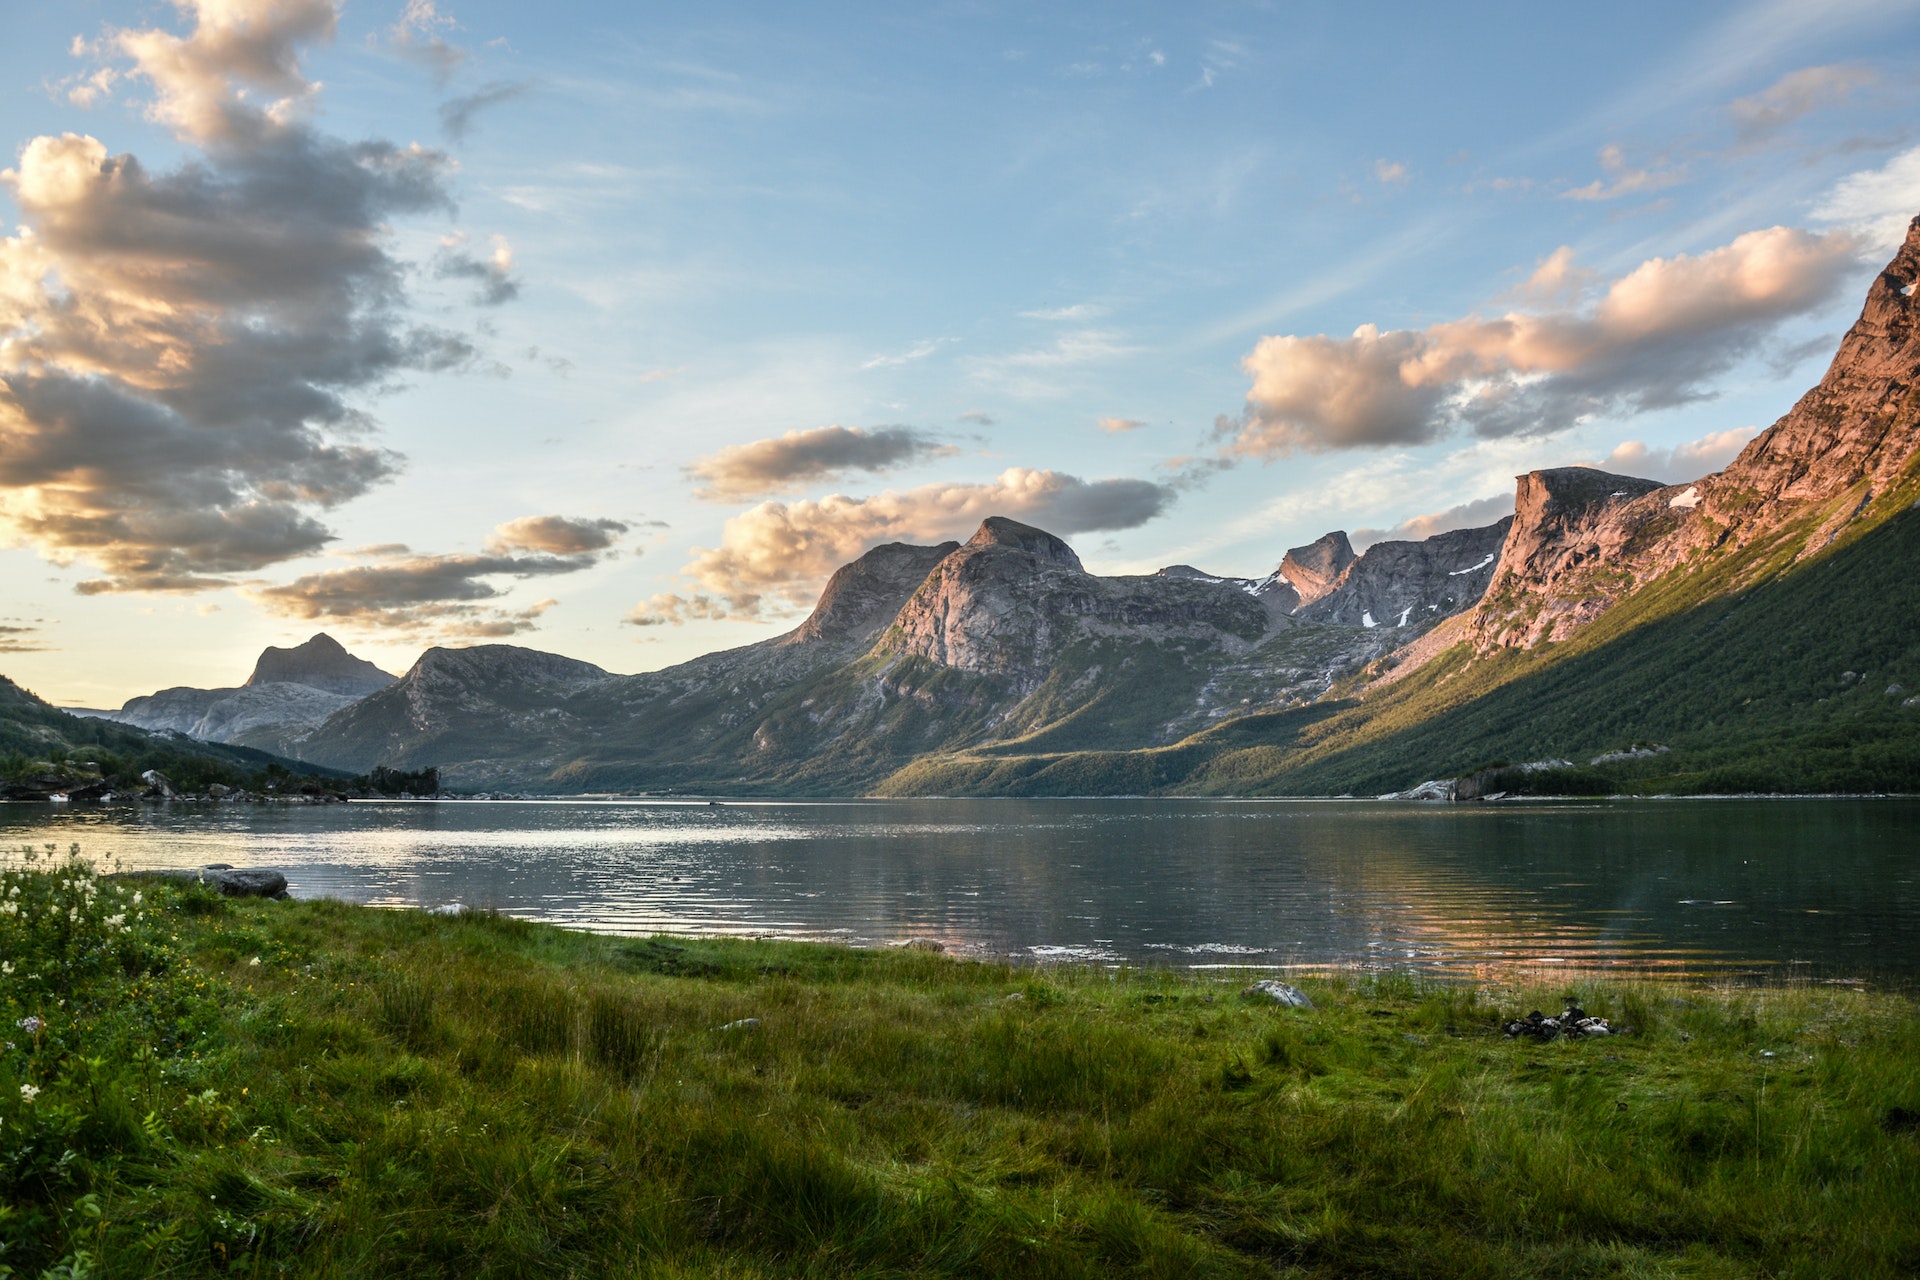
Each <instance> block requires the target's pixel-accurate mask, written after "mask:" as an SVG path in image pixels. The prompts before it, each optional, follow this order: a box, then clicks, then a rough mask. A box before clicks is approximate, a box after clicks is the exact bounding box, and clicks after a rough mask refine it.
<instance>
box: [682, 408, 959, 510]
mask: <svg viewBox="0 0 1920 1280" xmlns="http://www.w3.org/2000/svg"><path fill="white" fill-rule="evenodd" d="M955 452H957V450H955V449H954V448H953V446H951V445H943V444H940V443H938V442H937V441H935V440H934V439H933V438H932V437H930V436H928V435H926V434H925V433H924V432H920V431H916V430H914V429H913V428H912V427H899V426H894V427H874V428H873V429H872V430H867V429H864V428H861V427H841V426H831V427H816V428H814V429H813V430H811V431H789V432H787V433H786V434H785V435H782V436H775V437H773V438H772V439H770V440H755V441H753V442H752V443H750V444H735V445H728V446H727V447H726V448H724V449H721V450H720V451H719V452H718V453H710V454H708V455H707V456H706V457H704V458H699V459H697V460H695V462H694V463H693V465H692V466H690V467H688V468H687V473H688V474H689V475H691V476H692V477H693V478H694V479H696V480H698V481H700V482H701V483H702V485H703V486H704V487H703V488H701V489H699V490H697V491H696V493H695V496H697V497H700V498H704V499H706V500H707V501H709V502H737V501H739V500H741V499H743V498H758V497H764V496H766V495H768V494H774V493H785V492H789V491H792V490H794V489H798V488H801V487H803V486H805V485H807V484H810V483H812V482H814V481H816V480H820V479H822V478H824V477H827V476H832V475H843V474H845V473H846V472H849V471H866V472H871V473H878V472H883V471H892V470H894V469H896V468H899V467H904V466H907V465H908V464H910V463H914V462H919V461H921V460H922V459H925V458H939V457H946V456H949V455H951V454H953V453H955Z"/></svg>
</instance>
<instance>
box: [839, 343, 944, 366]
mask: <svg viewBox="0 0 1920 1280" xmlns="http://www.w3.org/2000/svg"><path fill="white" fill-rule="evenodd" d="M958 341H960V339H958V338H929V339H928V340H927V341H925V342H917V343H915V344H914V345H913V346H912V347H910V348H908V349H907V350H905V351H902V352H900V353H899V354H898V355H890V356H874V357H873V358H872V359H871V360H868V361H866V362H865V363H864V364H862V365H861V366H860V367H861V368H862V369H891V368H894V367H896V366H899V365H903V364H912V363H913V362H914V361H916V360H925V359H926V358H927V357H928V356H930V355H932V354H933V353H934V352H936V351H938V350H939V349H940V348H941V347H943V346H945V345H946V344H947V343H949V342H958Z"/></svg>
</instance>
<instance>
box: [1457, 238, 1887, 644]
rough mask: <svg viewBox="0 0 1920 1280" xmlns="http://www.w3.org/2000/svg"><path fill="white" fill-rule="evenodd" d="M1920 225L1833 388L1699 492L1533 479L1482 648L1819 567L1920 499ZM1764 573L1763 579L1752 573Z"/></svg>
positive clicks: (1607, 481)
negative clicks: (1685, 569)
mask: <svg viewBox="0 0 1920 1280" xmlns="http://www.w3.org/2000/svg"><path fill="white" fill-rule="evenodd" d="M1916 281H1920V218H1917V219H1915V220H1914V222H1913V223H1912V224H1911V225H1910V226H1909V228H1908V231H1907V238H1906V242H1905V243H1904V244H1903V245H1902V246H1901V248H1900V250H1899V252H1898V253H1897V254H1896V255H1895V256H1894V258H1893V261H1892V262H1890V263H1888V264H1887V267H1886V269H1885V270H1884V271H1882V272H1881V273H1880V275H1879V276H1878V277H1877V278H1876V279H1875V280H1874V282H1873V285H1872V287H1871V288H1870V289H1869V290H1868V292H1867V300H1866V304H1865V307H1864V308H1863V309H1862V311H1861V314H1860V319H1859V320H1858V321H1857V322H1855V324H1854V326H1853V328H1852V329H1851V330H1849V331H1848V333H1847V336H1846V338H1845V339H1844V340H1843V341H1842V342H1841V344H1840V350H1839V352H1838V353H1837V354H1836V355H1835V356H1834V359H1833V363H1832V364H1831V365H1830V366H1829V367H1828V369H1827V372H1826V375H1825V377H1823V378H1822V379H1821V380H1820V383H1819V385H1817V386H1815V387H1814V388H1813V389H1812V390H1810V391H1808V392H1807V393H1806V395H1804V396H1802V397H1801V398H1800V401H1799V403H1797V404H1796V405H1794V407H1793V409H1792V410H1791V411H1789V412H1788V413H1787V414H1786V415H1785V416H1784V417H1782V418H1781V419H1780V420H1779V421H1778V422H1776V423H1774V424H1773V426H1771V427H1769V428H1768V429H1767V430H1766V431H1764V432H1762V433H1761V434H1760V435H1759V436H1757V437H1756V438H1755V439H1754V440H1753V441H1752V442H1751V443H1750V444H1748V445H1747V447H1746V448H1745V449H1744V450H1743V451H1742V452H1741V454H1740V456H1739V457H1738V458H1736V459H1734V461H1733V462H1732V463H1731V464H1730V465H1729V466H1728V467H1727V468H1726V470H1724V471H1721V472H1719V473H1718V474H1715V475H1711V476H1706V477H1703V478H1702V479H1700V480H1697V481H1694V482H1693V483H1691V484H1685V485H1659V484H1655V483H1653V482H1652V481H1647V480H1635V479H1631V478H1629V477H1625V476H1608V475H1605V474H1604V473H1602V472H1596V471H1590V470H1583V469H1580V468H1565V469H1561V470H1556V471H1536V472H1532V473H1530V474H1528V475H1525V476H1521V477H1520V478H1519V492H1518V502H1517V509H1516V513H1515V517H1514V526H1513V535H1512V537H1511V538H1510V539H1509V541H1508V544H1507V548H1506V551H1505V553H1504V554H1503V556H1502V558H1501V561H1500V565H1499V568H1498V569H1497V570H1496V572H1495V575H1494V580H1493V582H1492V584H1491V585H1490V586H1489V588H1488V590H1487V593H1486V597H1485V599H1484V601H1483V602H1482V604H1481V605H1480V607H1479V608H1478V609H1477V610H1476V611H1475V615H1474V617H1473V619H1472V621H1471V624H1470V626H1469V634H1470V636H1471V638H1472V640H1473V642H1474V643H1475V644H1476V645H1477V646H1478V647H1480V648H1481V649H1483V650H1484V649H1491V648H1497V647H1515V646H1529V645H1533V644H1537V643H1539V642H1541V641H1543V640H1564V639H1566V638H1568V637H1569V636H1571V635H1572V634H1574V633H1575V632H1576V631H1578V630H1579V629H1580V628H1581V627H1583V626H1585V625H1587V624H1588V623H1591V622H1592V621H1594V620H1595V619H1596V618H1598V617H1600V616H1601V615H1602V614H1604V613H1606V612H1607V610H1609V609H1611V608H1612V607H1613V606H1614V605H1615V604H1617V603H1618V602H1619V601H1621V600H1622V599H1625V598H1626V597H1627V596H1629V595H1631V594H1632V593H1633V592H1635V591H1636V590H1637V589H1639V588H1640V587H1642V586H1644V585H1645V584H1647V583H1648V582H1650V581H1652V580H1653V579H1655V578H1658V577H1661V576H1662V575H1664V574H1667V573H1669V572H1671V571H1673V570H1675V569H1678V568H1680V567H1682V566H1691V565H1703V564H1705V563H1707V562H1708V560H1710V559H1712V558H1716V557H1718V558H1725V557H1728V556H1730V555H1732V554H1734V553H1738V552H1740V551H1742V550H1745V549H1748V548H1756V549H1761V550H1769V551H1772V552H1777V554H1776V555H1773V556H1772V557H1771V558H1772V559H1773V560H1774V561H1775V562H1776V565H1777V564H1778V563H1780V562H1783V561H1784V562H1791V561H1793V560H1798V559H1805V558H1806V557H1808V556H1811V555H1817V554H1819V553H1820V552H1821V551H1823V550H1825V549H1826V548H1827V547H1828V546H1829V545H1831V544H1832V543H1833V542H1834V541H1835V540H1836V539H1838V538H1840V537H1842V536H1844V535H1845V534H1846V533H1847V532H1848V530H1849V529H1852V528H1866V527H1870V526H1872V525H1874V524H1877V523H1879V521H1880V520H1882V519H1884V518H1886V517H1887V516H1889V515H1891V514H1892V513H1893V512H1895V511H1897V510H1900V509H1903V508H1904V507H1905V506H1906V505H1908V504H1911V503H1912V502H1913V501H1914V498H1915V496H1916V483H1915V477H1914V461H1915V455H1916V452H1920V397H1917V396H1916V390H1915V375H1916V370H1920V318H1917V317H1916V314H1915V299H1914V285H1915V283H1916ZM1762 571H1763V570H1762V569H1760V568H1758V567H1756V568H1755V570H1754V572H1756V573H1757V572H1762Z"/></svg>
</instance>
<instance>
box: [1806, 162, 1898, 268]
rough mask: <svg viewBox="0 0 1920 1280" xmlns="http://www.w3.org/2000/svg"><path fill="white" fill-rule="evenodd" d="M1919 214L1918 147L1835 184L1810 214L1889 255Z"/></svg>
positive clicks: (1852, 174)
mask: <svg viewBox="0 0 1920 1280" xmlns="http://www.w3.org/2000/svg"><path fill="white" fill-rule="evenodd" d="M1916 214H1920V147H1915V148H1913V149H1912V150H1910V151H1903V152H1901V153H1900V154H1899V155H1897V156H1895V157H1894V158H1893V159H1891V160H1889V161H1887V162H1886V163H1885V164H1884V165H1881V166H1880V167H1879V168H1878V169H1862V170H1861V171H1860V172H1858V173H1850V174H1848V175H1847V176H1846V177H1844V178H1842V179H1840V181H1839V182H1837V183H1835V184H1834V186H1833V189H1832V190H1831V191H1829V192H1827V194H1826V198H1825V199H1823V200H1822V201H1821V202H1820V203H1819V204H1818V205H1817V206H1815V208H1814V211H1813V216H1814V217H1816V218H1818V219H1820V220H1821V221H1823V222H1831V223H1837V224H1839V225H1840V226H1843V227H1848V228H1850V229H1852V230H1853V231H1854V232H1855V233H1856V234H1857V235H1859V236H1861V237H1862V238H1863V239H1864V240H1865V241H1866V243H1867V246H1868V247H1869V248H1872V249H1876V250H1879V251H1880V252H1882V253H1891V252H1893V251H1894V250H1895V249H1897V248H1899V247H1900V244H1901V242H1902V241H1903V240H1905V239H1906V237H1907V224H1908V223H1909V222H1911V221H1912V220H1913V218H1914V216H1915V215H1916Z"/></svg>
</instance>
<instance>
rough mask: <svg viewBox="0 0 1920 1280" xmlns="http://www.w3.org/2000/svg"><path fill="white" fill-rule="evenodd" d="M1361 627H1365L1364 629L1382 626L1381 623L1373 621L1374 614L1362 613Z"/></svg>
mask: <svg viewBox="0 0 1920 1280" xmlns="http://www.w3.org/2000/svg"><path fill="white" fill-rule="evenodd" d="M1360 625H1361V626H1363V627H1377V626H1379V625H1380V624H1379V623H1377V622H1375V621H1374V620H1373V615H1372V614H1370V613H1362V614H1361V615H1360Z"/></svg>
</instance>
